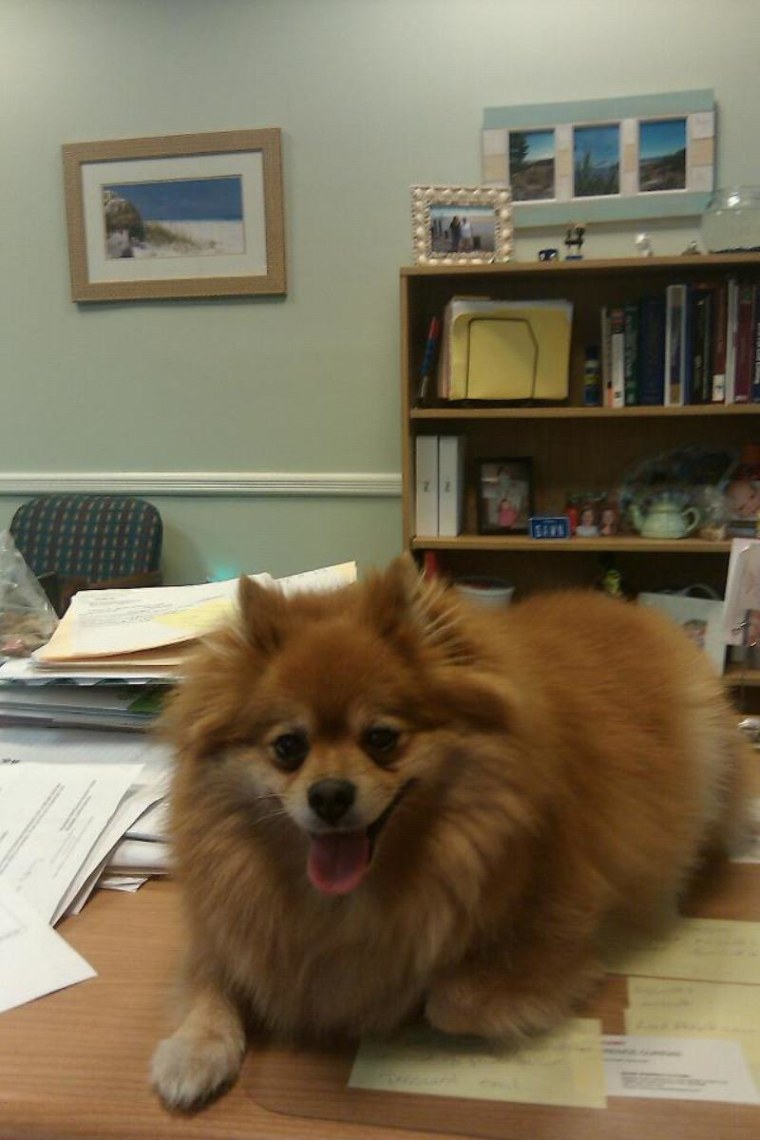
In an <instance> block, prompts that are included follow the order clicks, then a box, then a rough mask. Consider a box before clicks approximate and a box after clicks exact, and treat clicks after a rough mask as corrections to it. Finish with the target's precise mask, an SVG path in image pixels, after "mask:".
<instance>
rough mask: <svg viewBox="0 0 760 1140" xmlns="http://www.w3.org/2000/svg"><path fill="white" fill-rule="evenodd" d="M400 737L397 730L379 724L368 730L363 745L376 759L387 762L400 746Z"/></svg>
mask: <svg viewBox="0 0 760 1140" xmlns="http://www.w3.org/2000/svg"><path fill="white" fill-rule="evenodd" d="M399 735H400V734H399V732H398V730H397V729H395V728H390V727H389V726H388V725H384V724H382V725H381V724H378V725H376V726H375V727H374V728H368V729H367V731H366V732H365V733H364V737H363V740H362V743H363V745H364V747H365V748H366V750H367V752H369V754H370V755H371V756H372V757H373V758H374V759H378V760H387V759H388V757H389V756H390V754H391V753H392V752H393V751H394V749H395V747H396V745H397V744H398V739H399Z"/></svg>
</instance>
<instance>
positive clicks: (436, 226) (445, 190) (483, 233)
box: [412, 186, 512, 265]
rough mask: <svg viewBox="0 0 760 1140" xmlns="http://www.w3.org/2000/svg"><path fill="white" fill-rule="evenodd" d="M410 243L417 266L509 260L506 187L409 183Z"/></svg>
mask: <svg viewBox="0 0 760 1140" xmlns="http://www.w3.org/2000/svg"><path fill="white" fill-rule="evenodd" d="M412 242H413V246H414V260H415V263H416V264H418V265H424V264H427V263H434V264H435V263H439V264H443V265H457V264H460V263H463V264H467V263H468V262H469V263H474V264H476V265H483V264H488V263H490V262H492V261H509V258H510V256H511V254H512V196H511V193H510V191H509V189H508V187H499V188H496V187H489V186H412Z"/></svg>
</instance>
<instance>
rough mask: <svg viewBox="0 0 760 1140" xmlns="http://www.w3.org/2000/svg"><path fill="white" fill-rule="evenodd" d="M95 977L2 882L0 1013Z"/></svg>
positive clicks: (0, 903) (36, 914)
mask: <svg viewBox="0 0 760 1140" xmlns="http://www.w3.org/2000/svg"><path fill="white" fill-rule="evenodd" d="M95 976H96V972H95V970H93V968H92V966H90V965H89V963H88V962H85V960H84V958H82V956H81V955H80V954H77V952H76V950H73V949H72V947H71V946H69V944H68V942H66V941H65V940H64V939H63V938H61V936H60V934H56V932H55V931H54V930H53V929H52V928H51V927H50V926H48V924H47V923H46V922H45V920H44V918H42V917H41V916H40V915H39V914H38V913H37V911H36V910H35V909H34V907H33V906H31V904H30V903H28V902H27V901H26V900H25V899H23V898H21V896H20V895H19V894H17V893H16V892H15V891H14V890H12V889H11V888H10V887H9V886H8V885H7V884H5V883H3V882H0V1012H4V1011H5V1010H7V1009H15V1007H16V1006H18V1005H23V1004H24V1002H27V1001H32V1000H33V999H34V998H38V997H42V996H43V994H49V993H52V992H53V991H54V990H61V989H63V988H64V987H65V986H71V985H74V983H75V982H83V981H85V980H86V979H87V978H94V977H95Z"/></svg>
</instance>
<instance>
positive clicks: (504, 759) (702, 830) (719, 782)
mask: <svg viewBox="0 0 760 1140" xmlns="http://www.w3.org/2000/svg"><path fill="white" fill-rule="evenodd" d="M167 723H168V728H169V731H170V734H171V737H172V738H173V740H174V742H175V745H176V749H177V755H178V769H177V774H176V778H175V783H174V789H173V797H172V800H173V809H172V810H173V824H172V830H173V841H174V852H175V859H176V867H177V874H178V877H179V880H180V883H181V885H182V891H183V898H184V907H185V914H186V919H187V925H188V931H189V953H188V958H187V962H186V967H185V971H184V987H183V988H184V994H185V1000H186V1008H185V1011H184V1014H185V1016H184V1020H183V1021H182V1023H181V1025H180V1027H179V1029H178V1030H177V1032H176V1033H175V1034H174V1035H173V1036H172V1037H170V1038H168V1039H167V1040H165V1041H163V1042H162V1043H161V1044H160V1045H159V1047H158V1050H157V1052H156V1054H155V1057H154V1060H153V1069H152V1077H153V1083H154V1085H155V1087H156V1089H157V1090H158V1092H159V1093H160V1095H161V1097H162V1098H163V1100H164V1101H165V1102H166V1104H167V1105H169V1106H172V1107H181V1108H188V1107H190V1106H192V1105H195V1104H197V1103H200V1102H202V1101H203V1100H205V1099H207V1098H208V1097H210V1096H212V1095H213V1094H214V1093H216V1092H218V1091H219V1090H220V1089H221V1088H223V1087H224V1086H225V1085H227V1084H229V1083H230V1082H231V1081H232V1080H234V1079H235V1077H236V1075H237V1073H238V1070H239V1067H240V1063H241V1059H242V1056H243V1052H244V1048H245V1039H246V1028H245V1027H246V1026H247V1025H248V1024H249V1022H253V1023H254V1024H255V1025H256V1026H258V1027H259V1028H262V1029H265V1030H268V1031H270V1032H272V1033H274V1034H276V1035H280V1036H281V1035H286V1036H304V1035H309V1036H316V1037H323V1038H325V1037H328V1036H333V1035H336V1034H337V1035H346V1036H349V1037H356V1036H358V1035H360V1034H362V1033H365V1032H368V1031H374V1032H384V1031H387V1030H390V1029H392V1028H393V1027H394V1026H396V1025H398V1024H399V1023H400V1022H401V1021H403V1020H404V1019H405V1018H407V1017H410V1016H412V1015H415V1014H417V1013H419V1012H421V1011H422V1010H424V1012H425V1014H426V1016H427V1018H428V1019H429V1020H430V1022H432V1024H433V1025H434V1026H437V1027H438V1028H440V1029H443V1030H446V1031H450V1032H456V1033H458V1032H465V1033H475V1034H479V1035H485V1036H494V1037H507V1036H511V1035H519V1034H524V1033H529V1032H532V1031H535V1030H539V1029H543V1028H546V1027H548V1026H551V1025H552V1024H554V1023H555V1022H557V1021H558V1020H559V1019H560V1018H562V1017H563V1016H564V1015H566V1014H567V1013H568V1012H569V1011H570V1009H571V1008H572V1007H573V1004H574V1003H575V1002H576V1000H577V999H578V998H579V997H581V996H582V995H583V994H584V993H585V992H586V991H587V989H588V987H589V984H590V982H591V981H592V980H593V979H594V978H595V977H596V975H597V973H598V966H597V963H596V961H595V957H594V941H595V936H596V935H597V934H598V933H599V929H600V926H601V924H602V922H603V920H605V919H607V918H608V917H609V916H611V915H614V914H621V915H623V916H624V917H627V918H628V919H633V920H635V921H640V920H645V919H647V918H649V917H650V916H652V915H653V914H654V913H659V912H661V911H662V909H663V908H664V907H665V908H667V907H668V906H670V907H672V906H673V904H674V902H675V900H676V898H677V896H678V894H679V893H680V892H681V891H682V889H683V888H684V887H685V885H686V884H687V882H688V880H689V878H690V876H691V874H692V873H693V872H694V871H695V869H696V868H697V867H698V865H699V862H700V859H701V857H702V856H703V854H704V853H705V852H707V851H709V850H710V849H714V848H720V847H725V846H726V845H727V844H728V843H730V842H731V841H732V839H733V838H734V837H735V836H736V833H737V831H738V830H739V827H740V822H741V816H742V809H741V805H742V801H743V794H744V784H745V779H746V776H747V772H748V765H749V763H750V762H751V756H749V755H748V754H747V753H748V746H747V745H745V743H744V742H743V740H742V739H741V737H740V734H739V732H738V730H737V728H736V726H735V718H734V717H732V715H731V713H730V710H729V708H728V706H727V704H726V701H725V699H724V696H723V692H722V688H721V685H720V682H719V681H718V679H717V678H716V677H714V675H713V673H712V671H711V668H710V666H709V664H708V662H707V660H706V659H705V657H704V656H703V655H702V654H701V653H700V652H699V651H698V650H697V649H696V648H695V647H694V646H693V644H692V643H691V642H690V641H689V639H688V638H686V637H685V636H684V635H683V634H682V633H681V631H680V630H678V629H677V628H676V627H675V626H673V625H671V623H670V622H669V621H667V620H666V619H664V618H662V617H660V616H659V615H658V614H656V613H653V612H652V611H649V610H645V609H643V608H639V607H637V606H634V605H630V604H626V603H624V602H621V601H617V600H613V599H609V598H606V597H603V596H601V595H599V594H596V593H591V592H588V593H585V592H584V593H580V592H574V593H571V592H565V593H558V594H549V595H547V594H544V595H537V596H535V597H534V598H531V599H529V600H526V601H525V602H522V603H520V604H518V605H516V606H513V607H511V608H509V609H506V610H504V612H503V614H502V613H499V614H497V613H495V612H494V611H492V610H489V611H486V610H479V609H476V608H474V607H471V606H470V605H469V604H468V603H467V602H465V601H463V600H461V599H460V598H459V596H458V594H457V592H456V591H455V590H445V589H443V588H441V587H440V586H435V585H430V584H428V583H424V582H423V581H422V580H421V579H419V578H418V576H417V574H416V571H415V570H414V567H413V565H412V564H411V562H410V561H407V560H406V559H399V560H398V561H397V562H395V563H393V564H392V565H391V567H390V568H389V570H388V571H387V572H386V573H385V574H383V575H378V576H375V577H374V578H371V579H369V580H368V581H366V582H365V583H363V584H359V585H356V586H351V587H348V588H346V589H342V590H339V591H337V592H334V593H331V594H326V595H314V594H312V595H301V596H298V597H294V598H291V599H289V600H286V599H285V598H284V597H283V596H282V595H280V594H279V593H278V592H277V591H275V590H267V589H264V588H262V587H260V586H258V585H257V584H255V583H253V582H250V581H247V580H242V581H241V586H240V617H239V620H238V622H237V624H236V625H235V626H234V627H230V628H229V629H226V630H224V631H221V632H219V633H218V634H216V635H214V636H213V637H212V638H211V639H210V640H209V642H208V644H207V645H205V646H204V647H203V648H202V649H201V650H199V652H198V653H197V656H196V657H195V660H194V662H193V664H192V665H191V667H190V668H189V671H188V676H187V680H186V682H185V683H183V684H182V685H181V686H180V688H179V691H178V694H177V696H176V698H175V700H174V702H173V706H172V708H171V709H170V711H169V713H168V721H167Z"/></svg>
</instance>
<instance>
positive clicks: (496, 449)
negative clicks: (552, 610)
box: [400, 254, 760, 683]
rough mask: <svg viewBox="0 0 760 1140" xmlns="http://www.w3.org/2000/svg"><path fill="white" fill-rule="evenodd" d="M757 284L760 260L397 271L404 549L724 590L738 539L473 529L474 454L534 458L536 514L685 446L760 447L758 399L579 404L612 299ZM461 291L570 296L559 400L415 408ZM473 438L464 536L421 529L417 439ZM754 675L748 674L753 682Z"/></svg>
mask: <svg viewBox="0 0 760 1140" xmlns="http://www.w3.org/2000/svg"><path fill="white" fill-rule="evenodd" d="M731 276H735V277H737V279H738V280H739V281H760V256H759V255H756V254H726V255H724V254H713V255H699V256H693V257H687V256H681V257H652V258H620V259H605V260H597V261H594V260H584V261H581V262H530V263H528V262H508V263H506V264H494V265H426V266H407V267H404V268H402V269H401V272H400V286H401V361H402V385H401V395H402V483H403V505H404V545H405V546H406V548H407V549H409V550H411V551H414V552H415V554H417V555H418V557H421V556H422V554H423V553H424V552H426V551H435V552H436V553H437V556H438V560H439V564H440V566H441V568H442V570H443V571H444V572H445V573H447V574H449V575H451V576H452V577H458V576H461V575H464V574H497V575H502V576H504V577H506V578H508V579H510V580H511V581H513V582H514V583H515V585H516V586H517V588H518V593H519V592H523V591H529V590H534V589H541V588H545V587H551V586H562V585H586V586H589V585H592V584H593V583H594V582H595V581H597V580H598V578H599V576H600V573H602V571H603V568H604V567H605V566H607V565H609V561H610V559H612V560H613V561H614V565H615V566H616V567H617V568H618V569H619V570H620V571H621V573H622V574H623V577H624V578H625V580H626V582H627V583H628V585H629V586H630V587H631V588H632V589H633V590H640V589H645V590H658V589H678V588H681V587H683V586H687V585H690V584H694V583H704V584H707V585H709V586H711V587H713V588H714V589H716V590H718V591H722V590H723V588H724V586H725V575H726V570H727V567H728V554H729V551H730V542H711V541H708V540H703V539H700V538H686V539H678V540H675V541H660V540H654V539H643V538H640V537H639V536H638V535H635V534H624V535H620V536H618V537H615V538H613V539H609V538H605V539H596V538H587V539H581V538H577V537H574V538H572V539H567V540H563V539H553V540H546V541H540V540H534V539H531V538H530V537H528V536H525V535H486V534H478V533H477V531H478V524H477V495H476V487H475V483H476V462H477V461H478V460H482V459H489V458H494V459H498V458H509V457H513V458H518V457H529V458H530V459H531V460H532V465H533V473H534V481H535V487H534V500H535V501H534V508H533V513H534V514H548V515H554V514H560V513H562V510H563V508H564V504H565V501H566V495H567V494H568V493H570V492H581V491H582V492H584V493H603V492H611V491H614V490H615V488H616V487H618V486H619V484H620V482H621V480H622V479H623V477H624V476H625V474H626V473H627V472H628V471H630V470H631V469H632V468H633V467H634V466H635V465H636V464H637V463H639V462H641V460H643V459H645V458H651V457H653V456H654V455H656V454H658V453H661V452H665V451H669V450H671V449H673V448H675V447H684V446H688V445H709V446H711V447H720V448H725V449H730V450H732V451H737V452H738V450H739V449H740V448H741V447H742V446H743V445H745V444H747V443H757V442H760V404H727V405H723V404H688V405H686V406H684V407H661V406H654V407H652V406H645V407H625V408H589V407H584V406H583V402H582V395H583V364H584V354H585V348H586V346H587V345H590V344H596V345H598V344H599V338H600V313H601V310H602V308H603V307H604V306H623V305H625V304H626V303H628V302H635V301H638V300H640V299H641V298H642V297H643V296H646V295H651V294H653V293H660V294H662V295H664V292H665V289H666V287H667V286H668V285H670V284H675V283H683V284H687V285H688V284H701V283H705V282H706V283H716V284H717V283H721V282H724V281H726V280H727V279H728V278H729V277H731ZM454 296H468V297H473V298H477V297H483V298H486V297H488V298H492V299H495V300H498V299H501V300H510V301H511V300H515V301H528V300H534V301H535V300H567V301H570V302H571V303H572V305H573V326H572V339H571V346H570V384H569V395H568V399H567V401H566V402H564V403H562V404H558V405H556V406H512V405H503V404H496V403H493V404H477V405H475V404H466V403H462V404H456V405H451V404H446V403H445V402H443V401H440V400H438V399H437V397H435V396H433V397H432V398H431V399H430V401H429V403H426V404H425V405H424V406H419V404H418V399H417V397H418V389H419V381H420V370H421V365H422V359H423V353H424V347H425V341H426V337H427V331H428V327H429V325H430V321H431V318H432V317H434V316H437V317H439V318H440V317H441V316H442V314H443V311H444V308H445V306H446V304H447V302H448V301H449V300H450V299H451V298H452V297H454ZM439 434H440V435H447V434H451V435H462V436H464V438H465V520H464V533H462V534H460V535H458V536H457V537H455V538H441V537H437V536H434V535H417V534H416V533H415V500H414V456H415V447H416V439H417V437H418V436H419V435H439ZM745 683H746V682H745Z"/></svg>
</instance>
